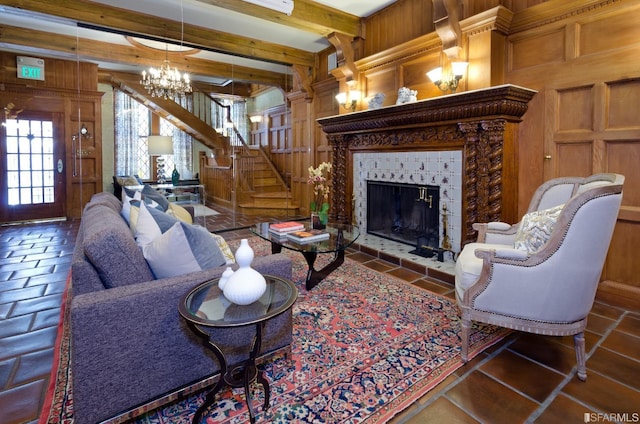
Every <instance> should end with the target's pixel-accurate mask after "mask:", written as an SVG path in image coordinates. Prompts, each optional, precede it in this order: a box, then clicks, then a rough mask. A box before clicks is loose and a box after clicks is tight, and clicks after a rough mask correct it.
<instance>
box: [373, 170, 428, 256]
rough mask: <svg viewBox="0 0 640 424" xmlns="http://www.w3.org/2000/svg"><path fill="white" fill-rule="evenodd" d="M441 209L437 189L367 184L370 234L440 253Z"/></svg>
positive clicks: (378, 182)
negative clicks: (437, 250)
mask: <svg viewBox="0 0 640 424" xmlns="http://www.w3.org/2000/svg"><path fill="white" fill-rule="evenodd" d="M439 205H440V187H438V186H432V185H415V184H403V183H390V182H382V181H367V233H369V234H373V235H376V236H378V237H383V238H386V239H390V240H394V241H397V242H400V243H404V244H408V245H410V246H416V247H420V246H423V247H428V248H433V249H438V248H439V234H440V229H439V227H440V214H439ZM426 250H429V249H426Z"/></svg>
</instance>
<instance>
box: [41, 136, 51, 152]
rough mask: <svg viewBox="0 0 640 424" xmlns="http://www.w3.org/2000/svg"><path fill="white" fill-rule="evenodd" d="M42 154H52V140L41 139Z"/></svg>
mask: <svg viewBox="0 0 640 424" xmlns="http://www.w3.org/2000/svg"><path fill="white" fill-rule="evenodd" d="M42 153H53V139H52V138H43V139H42Z"/></svg>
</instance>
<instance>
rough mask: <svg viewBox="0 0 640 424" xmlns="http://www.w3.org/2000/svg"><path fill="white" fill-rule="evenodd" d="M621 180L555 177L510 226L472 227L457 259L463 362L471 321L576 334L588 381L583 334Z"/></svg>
mask: <svg viewBox="0 0 640 424" xmlns="http://www.w3.org/2000/svg"><path fill="white" fill-rule="evenodd" d="M623 183H624V176H622V175H617V174H599V175H593V176H591V177H588V178H558V179H555V180H551V181H549V182H547V183H545V184H543V185H542V186H541V187H540V188H539V189H538V190H537V191H536V193H535V195H534V196H533V199H532V200H531V203H530V206H529V212H528V213H527V214H526V215H525V216H524V217H523V219H522V220H521V221H520V222H519V223H518V224H515V225H508V224H505V223H490V224H481V225H476V226H475V227H474V228H476V229H478V231H479V237H478V241H477V242H475V243H469V244H467V245H466V246H464V248H463V249H462V251H461V252H460V255H459V256H458V260H457V262H456V275H455V283H456V299H457V302H458V305H459V307H460V309H461V316H462V333H461V337H462V359H463V361H465V362H466V361H467V360H468V347H469V335H470V330H471V322H472V321H479V322H484V323H489V324H493V325H498V326H501V327H507V328H511V329H514V330H519V331H526V332H530V333H536V334H545V335H551V336H568V335H573V336H574V344H575V350H576V358H577V363H578V366H577V374H578V378H580V379H581V380H586V378H587V373H586V364H585V362H586V358H585V341H584V329H585V327H586V324H587V315H588V314H589V311H590V310H591V307H592V306H593V301H594V298H595V294H596V290H597V287H598V282H599V280H600V275H601V273H602V268H603V266H604V261H605V259H606V256H607V251H608V249H609V243H610V242H611V237H612V234H613V229H614V226H615V223H616V219H617V216H618V211H619V209H620V204H621V201H622V186H623Z"/></svg>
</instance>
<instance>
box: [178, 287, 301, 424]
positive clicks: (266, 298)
mask: <svg viewBox="0 0 640 424" xmlns="http://www.w3.org/2000/svg"><path fill="white" fill-rule="evenodd" d="M264 277H265V280H266V282H267V289H266V291H265V292H264V294H263V295H262V297H260V299H258V300H257V301H255V302H254V303H252V304H250V305H245V306H242V305H235V304H233V303H231V302H230V301H229V300H228V299H227V298H226V297H224V294H223V293H222V290H220V289H219V288H218V281H219V279H214V280H210V281H207V282H205V283H202V284H200V285H198V286H197V287H195V288H193V289H192V290H190V291H189V292H188V293H186V294H185V295H184V296H183V298H182V300H181V301H180V303H179V305H178V311H179V312H180V315H181V316H182V317H183V318H184V319H185V320H186V322H187V324H188V325H189V327H190V328H191V330H192V331H193V332H194V333H195V334H196V335H197V336H199V337H200V338H202V339H203V342H204V344H205V346H207V347H208V348H209V349H211V351H212V352H213V353H214V354H215V356H216V358H217V359H218V361H219V362H220V378H219V379H218V381H217V382H216V384H215V386H214V387H213V389H211V391H210V392H209V393H208V394H207V396H206V398H205V401H204V403H203V404H202V405H200V407H199V408H198V410H197V411H196V413H195V415H194V417H193V423H200V421H201V419H202V415H203V414H204V412H205V411H206V410H207V409H208V408H209V407H210V406H211V405H212V404H213V403H214V401H215V396H216V394H217V393H218V392H219V391H220V389H221V388H222V386H223V385H224V384H225V383H226V384H227V385H229V386H231V387H244V392H245V397H246V400H247V406H248V409H249V417H250V419H251V422H252V423H253V422H255V412H254V410H253V406H252V403H251V391H250V390H249V384H250V383H251V382H253V381H254V380H256V379H257V381H258V382H259V383H260V384H261V385H262V387H263V388H264V393H265V396H264V405H263V407H264V409H265V410H266V409H267V408H269V383H268V382H267V379H266V378H264V375H263V372H262V371H261V370H258V368H257V367H256V358H257V356H258V354H259V353H260V347H261V344H262V331H263V327H264V324H265V323H266V322H267V321H268V320H270V319H272V318H274V317H276V316H278V315H280V314H282V313H283V312H285V311H287V310H288V309H290V308H291V307H292V306H293V304H294V302H295V301H296V299H297V297H298V289H297V288H296V286H295V285H294V284H293V283H292V282H291V281H289V280H285V279H283V278H279V277H275V276H271V275H265V276H264ZM245 325H255V327H256V333H255V336H254V338H253V341H252V343H251V352H250V354H249V358H248V359H247V360H245V361H242V362H241V363H238V364H228V363H227V360H226V357H225V354H224V352H223V351H222V349H220V347H218V346H217V345H216V344H215V341H214V340H213V339H212V338H211V335H210V334H209V333H208V332H206V331H205V330H204V329H203V328H230V327H240V326H245Z"/></svg>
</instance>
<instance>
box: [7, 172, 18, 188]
mask: <svg viewBox="0 0 640 424" xmlns="http://www.w3.org/2000/svg"><path fill="white" fill-rule="evenodd" d="M7 187H12V188H15V187H20V179H19V178H18V173H17V172H15V171H9V172H7Z"/></svg>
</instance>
